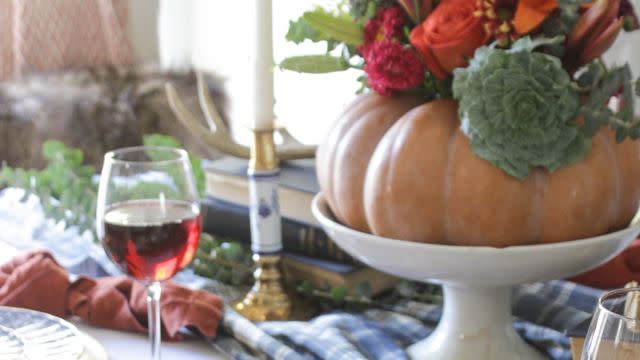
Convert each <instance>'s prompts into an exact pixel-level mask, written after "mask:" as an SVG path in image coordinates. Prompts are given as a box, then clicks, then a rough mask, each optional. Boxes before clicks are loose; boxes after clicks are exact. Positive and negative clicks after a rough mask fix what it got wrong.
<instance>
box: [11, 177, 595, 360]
mask: <svg viewBox="0 0 640 360" xmlns="http://www.w3.org/2000/svg"><path fill="white" fill-rule="evenodd" d="M22 197H23V192H22V191H21V190H18V189H7V190H4V191H0V228H2V229H3V231H2V232H1V233H0V241H3V242H6V243H8V244H11V245H13V246H14V247H15V248H17V249H20V250H28V249H33V248H45V249H47V250H49V251H51V252H52V253H53V254H54V255H55V256H56V259H57V260H58V261H59V262H60V263H61V264H63V265H64V266H65V267H67V268H68V269H69V270H70V271H71V272H73V273H76V274H85V275H89V276H103V275H108V274H115V273H117V269H116V268H115V266H114V265H113V264H112V263H111V262H110V261H109V260H108V259H107V258H106V256H105V254H104V251H102V249H101V248H100V247H99V246H97V245H96V244H94V243H92V241H91V239H90V237H89V236H88V235H89V234H88V233H85V234H82V235H79V234H78V233H77V231H76V230H75V229H72V228H71V229H64V228H63V227H60V226H56V225H55V224H53V223H51V222H49V221H47V220H46V219H45V218H44V216H43V215H42V211H41V208H40V205H39V201H37V199H35V198H33V197H31V198H29V201H27V202H21V201H20V199H21V198H22ZM175 280H176V281H179V282H182V283H184V284H186V285H188V286H190V287H200V288H205V289H209V288H214V289H215V290H214V291H215V292H216V293H218V295H221V296H222V297H224V298H226V299H231V298H237V296H239V294H237V292H238V289H231V288H229V289H227V290H225V288H224V287H223V286H222V285H221V284H219V283H216V284H215V286H212V282H211V281H209V280H207V279H203V278H200V277H197V276H195V275H193V274H192V273H189V272H188V271H186V272H183V273H180V274H178V276H176V278H175ZM223 290H224V291H228V293H224V292H223ZM234 291H235V292H236V293H234ZM601 292H602V291H601V290H595V289H592V288H588V287H585V286H581V285H577V284H575V283H571V282H567V281H549V282H545V283H534V284H526V285H521V286H518V287H516V288H515V289H514V293H513V315H514V326H515V328H516V330H517V331H518V332H519V334H520V335H521V336H522V337H523V338H524V339H525V340H526V341H528V342H529V343H530V344H532V345H533V346H535V347H537V348H538V349H539V350H540V351H541V352H543V353H546V354H547V355H548V356H549V358H551V359H557V360H565V359H566V360H569V359H571V352H570V349H569V339H567V337H566V336H564V332H565V331H566V330H568V329H571V328H573V327H575V326H576V325H577V324H580V323H582V322H583V321H585V320H586V319H588V318H589V317H590V316H591V313H592V311H593V309H594V308H595V305H596V302H597V299H598V297H599V296H600V294H601ZM440 316H441V308H440V307H439V306H437V305H433V304H426V303H421V302H417V301H410V300H403V301H400V302H398V303H395V304H393V305H392V306H391V307H389V308H385V309H376V308H372V309H369V310H366V311H364V312H361V313H347V312H332V313H327V314H323V315H321V316H318V317H316V318H314V319H312V320H311V321H306V322H299V321H288V322H264V323H260V324H253V323H251V322H250V321H248V320H247V319H245V318H243V317H242V316H240V315H238V314H237V313H236V312H234V311H233V310H232V309H231V308H226V309H225V315H224V317H223V326H222V331H221V332H220V333H219V334H218V336H217V337H216V339H215V340H212V341H211V342H212V345H213V346H215V347H217V348H219V349H220V350H222V351H224V352H226V353H227V354H229V355H230V356H231V357H232V358H234V359H239V360H253V359H255V360H262V359H277V360H297V359H303V360H306V359H331V360H342V359H345V360H347V359H348V360H357V359H381V360H387V359H389V360H390V359H394V360H395V359H407V358H408V357H407V354H406V353H405V351H404V350H405V349H406V348H407V347H408V346H409V345H411V344H413V343H415V342H417V341H419V340H422V339H424V338H426V337H427V336H429V334H431V332H432V331H433V329H434V328H435V326H436V325H437V323H438V320H439V319H440Z"/></svg>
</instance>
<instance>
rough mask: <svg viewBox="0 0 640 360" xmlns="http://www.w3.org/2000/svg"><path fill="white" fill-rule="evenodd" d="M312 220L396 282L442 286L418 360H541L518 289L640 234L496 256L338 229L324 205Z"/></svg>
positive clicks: (637, 227)
mask: <svg viewBox="0 0 640 360" xmlns="http://www.w3.org/2000/svg"><path fill="white" fill-rule="evenodd" d="M312 210H313V214H314V216H315V217H316V218H317V219H318V221H320V223H321V224H322V227H323V228H324V230H325V231H326V232H327V234H328V235H329V236H330V237H331V239H332V240H333V241H334V242H336V244H338V246H340V247H341V248H343V249H344V250H345V251H346V252H348V253H349V254H350V255H352V256H353V257H355V258H357V259H358V260H360V261H362V262H363V263H365V264H367V265H369V266H371V267H373V268H376V269H378V270H381V271H384V272H387V273H389V274H393V275H396V276H398V277H401V278H404V279H409V280H415V281H422V282H426V281H429V282H436V283H439V284H442V286H443V291H444V309H443V314H442V318H441V319H440V322H439V323H438V326H437V327H436V329H435V331H434V332H433V333H432V334H431V336H429V337H428V338H427V339H425V340H422V341H420V342H417V343H416V344H414V345H412V346H410V347H409V348H408V349H407V351H408V353H409V355H410V356H411V358H412V359H425V360H426V359H438V360H468V359H475V360H483V359H486V360H517V359H519V360H540V359H545V358H546V357H545V356H544V355H543V354H541V353H539V352H538V351H537V350H535V349H534V348H533V347H531V346H529V345H528V344H526V343H525V342H524V340H522V339H521V338H520V336H519V335H518V334H517V333H516V331H515V330H514V328H513V323H512V317H511V290H512V286H514V285H517V284H522V283H528V282H534V281H545V280H551V279H559V278H565V277H569V276H572V275H575V274H578V273H581V272H583V271H586V270H589V269H591V268H594V267H596V266H598V265H600V264H602V263H604V262H606V261H608V260H610V259H611V258H613V257H614V256H615V255H617V254H619V253H620V252H621V251H622V250H624V249H625V248H626V247H627V246H628V245H629V244H630V243H631V242H632V241H633V240H634V239H635V238H636V236H637V235H638V234H639V233H640V221H638V220H637V218H636V219H634V221H632V223H631V225H629V227H627V228H625V229H622V230H620V231H616V232H612V233H609V234H605V235H602V236H596V237H592V238H588V239H582V240H575V241H568V242H562V243H555V244H543V245H526V246H513V247H507V248H502V249H499V248H492V247H482V246H449V245H434V244H423V243H416V242H409V241H403V240H396V239H388V238H383V237H380V236H376V235H372V234H367V233H362V232H359V231H355V230H353V229H350V228H348V227H346V226H344V225H341V224H340V223H338V222H337V221H336V220H335V218H334V217H333V215H332V214H331V211H330V210H329V207H328V205H327V203H326V201H325V199H324V198H323V197H322V194H319V195H317V196H316V197H315V198H314V200H313V204H312Z"/></svg>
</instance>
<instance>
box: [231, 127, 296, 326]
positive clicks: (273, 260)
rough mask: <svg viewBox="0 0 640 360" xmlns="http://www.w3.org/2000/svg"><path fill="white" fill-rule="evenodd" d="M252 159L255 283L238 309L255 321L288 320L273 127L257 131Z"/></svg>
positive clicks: (252, 240)
mask: <svg viewBox="0 0 640 360" xmlns="http://www.w3.org/2000/svg"><path fill="white" fill-rule="evenodd" d="M253 134H254V136H253V143H252V145H251V152H250V154H251V157H250V159H249V170H248V175H249V184H250V185H249V187H250V191H249V193H250V197H251V199H250V202H249V207H250V210H249V216H250V220H251V248H252V250H253V252H254V254H253V260H254V261H255V263H256V267H257V268H256V270H255V272H254V273H253V277H254V279H255V283H254V285H253V287H252V288H251V290H250V291H249V293H247V295H246V296H245V297H244V299H242V300H240V301H238V302H237V303H236V304H235V305H234V308H235V310H236V311H237V312H238V313H240V314H242V315H243V316H245V317H246V318H247V319H249V320H252V321H266V320H288V319H289V318H290V316H291V301H290V300H289V297H288V296H287V294H286V292H285V290H284V287H283V284H282V272H281V269H280V266H281V256H280V251H282V231H281V218H280V209H279V204H278V183H279V181H278V180H279V173H280V171H279V168H278V159H277V156H276V147H275V143H274V140H273V134H274V130H273V129H266V130H253Z"/></svg>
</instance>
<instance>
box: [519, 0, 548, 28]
mask: <svg viewBox="0 0 640 360" xmlns="http://www.w3.org/2000/svg"><path fill="white" fill-rule="evenodd" d="M557 7H558V2H557V0H521V1H520V2H519V3H518V8H517V9H516V14H515V17H514V18H513V25H514V27H515V29H516V31H517V32H518V34H521V35H524V34H527V33H529V32H531V31H532V30H534V29H535V28H537V27H538V26H539V25H540V24H541V23H542V22H543V21H544V19H546V18H547V16H549V15H550V14H551V13H552V12H553V10H555V9H556V8H557Z"/></svg>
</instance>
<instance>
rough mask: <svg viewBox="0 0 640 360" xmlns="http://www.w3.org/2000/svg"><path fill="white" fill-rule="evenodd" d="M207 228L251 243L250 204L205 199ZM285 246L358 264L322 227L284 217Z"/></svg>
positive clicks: (204, 219) (301, 251) (322, 256)
mask: <svg viewBox="0 0 640 360" xmlns="http://www.w3.org/2000/svg"><path fill="white" fill-rule="evenodd" d="M201 204H202V205H201V206H202V214H203V230H204V231H206V232H208V233H211V234H215V235H218V236H223V237H229V238H231V239H234V240H236V241H239V242H243V243H246V244H250V243H251V230H250V228H249V209H248V207H247V206H244V205H239V204H234V203H230V202H227V201H225V200H221V199H217V198H214V197H211V196H207V197H206V198H205V199H203V200H202V203H201ZM282 246H283V248H284V251H286V252H289V253H292V254H300V255H307V256H311V257H316V258H319V259H326V260H332V261H336V262H342V263H349V264H356V263H357V261H356V260H355V259H353V258H352V257H351V256H349V255H347V254H346V253H345V252H344V251H342V249H340V248H339V247H338V246H337V245H336V244H335V243H334V242H333V241H332V240H331V239H330V238H329V237H328V236H327V234H326V233H325V232H324V231H323V230H322V229H321V228H320V227H318V226H314V225H310V224H307V223H304V222H300V221H296V220H292V219H289V218H286V217H283V218H282Z"/></svg>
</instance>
